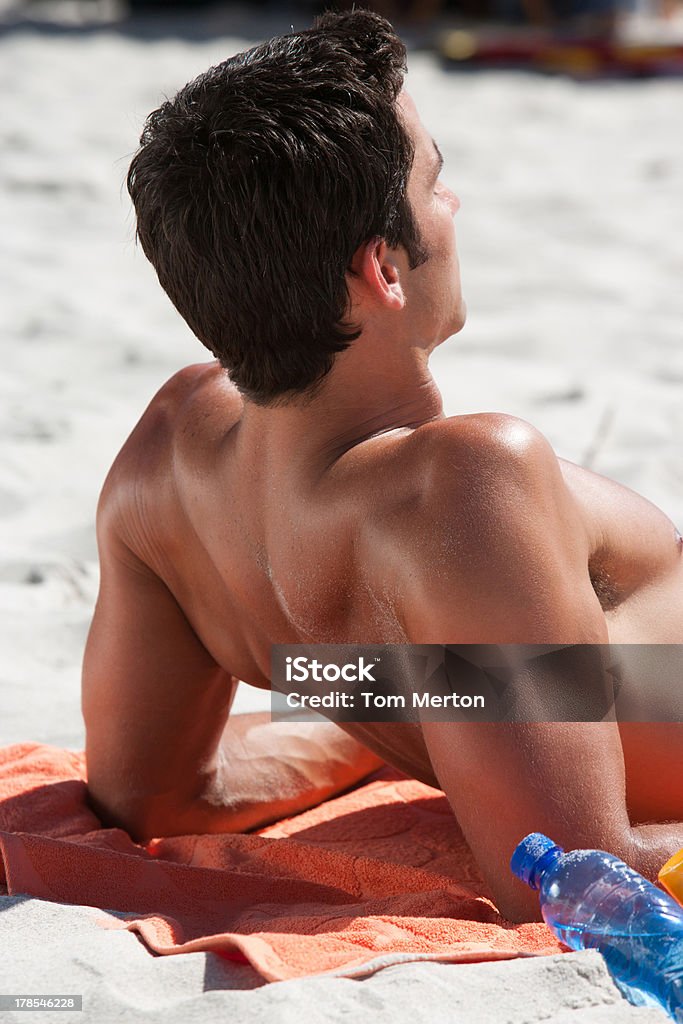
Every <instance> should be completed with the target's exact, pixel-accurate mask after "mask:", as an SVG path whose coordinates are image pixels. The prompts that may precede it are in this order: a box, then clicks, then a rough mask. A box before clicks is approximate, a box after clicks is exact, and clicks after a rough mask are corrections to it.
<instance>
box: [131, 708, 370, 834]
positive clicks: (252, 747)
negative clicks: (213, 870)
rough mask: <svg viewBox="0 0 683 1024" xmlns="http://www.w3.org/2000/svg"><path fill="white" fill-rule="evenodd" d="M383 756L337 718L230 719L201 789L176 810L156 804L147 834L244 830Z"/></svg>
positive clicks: (320, 796)
mask: <svg viewBox="0 0 683 1024" xmlns="http://www.w3.org/2000/svg"><path fill="white" fill-rule="evenodd" d="M382 763H383V762H382V761H381V760H380V759H379V758H378V757H377V756H376V755H375V754H372V753H371V752H370V751H369V750H367V749H366V748H365V747H363V746H362V745H361V744H360V743H358V742H357V741H356V740H354V739H353V738H352V737H350V736H347V735H346V734H345V733H343V732H342V730H341V729H339V727H338V726H335V725H333V724H331V723H327V722H325V723H315V724H313V723H291V724H290V723H286V722H277V723H275V722H271V721H270V715H269V714H268V713H267V712H264V713H256V714H249V715H237V716H235V717H234V718H232V719H230V721H229V722H228V725H227V726H226V728H225V730H224V732H223V735H222V737H221V741H220V744H219V747H218V750H217V751H216V754H215V757H214V763H213V764H212V766H211V769H210V772H209V773H208V777H207V781H206V783H205V785H204V786H203V787H202V791H201V793H200V794H199V795H198V796H197V798H196V799H195V800H194V801H193V802H192V803H191V804H190V805H186V806H184V807H182V808H174V809H173V811H169V810H168V809H167V808H162V807H161V806H157V807H156V808H155V807H150V808H149V813H148V815H147V817H146V821H145V825H144V829H142V830H141V831H142V832H144V838H151V837H152V836H153V835H155V836H159V835H181V834H190V833H194V834H208V833H220V832H245V831H248V830H249V829H254V828H259V827H262V826H265V825H267V824H270V823H271V822H273V821H277V820H279V819H280V818H285V817H289V816H291V815H293V814H297V813H300V812H301V811H304V810H306V809H307V808H309V807H314V806H315V805H316V804H319V803H321V802H322V801H323V800H325V799H327V798H328V797H330V796H333V795H334V794H336V793H339V792H342V791H343V790H344V789H347V788H348V787H349V786H352V785H354V784H355V783H356V782H359V781H360V780H361V779H363V778H364V777H365V776H366V775H369V774H370V773H371V772H373V771H375V770H376V769H377V768H379V767H380V766H381V765H382Z"/></svg>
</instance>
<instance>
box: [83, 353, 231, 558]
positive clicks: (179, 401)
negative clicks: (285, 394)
mask: <svg viewBox="0 0 683 1024" xmlns="http://www.w3.org/2000/svg"><path fill="white" fill-rule="evenodd" d="M222 375H223V371H222V370H221V369H220V367H219V366H218V364H217V363H215V362H212V363H197V364H193V365H190V366H186V367H183V369H181V370H179V371H177V372H176V373H174V374H173V375H172V376H171V377H170V378H169V379H168V380H167V381H166V382H165V383H164V384H163V385H162V386H161V387H160V388H159V390H158V391H157V392H156V394H155V395H154V396H153V397H152V399H151V400H150V402H149V404H148V405H147V407H146V408H145V410H144V411H143V413H142V415H141V416H140V419H139V420H138V422H137V424H136V425H135V427H134V428H133V430H132V431H131V433H130V435H129V436H128V438H127V439H126V441H125V442H124V444H123V446H122V447H121V449H120V451H119V453H118V455H117V456H116V458H115V459H114V462H113V464H112V466H111V468H110V470H109V472H108V474H107V477H106V479H105V481H104V484H103V486H102V490H101V492H100V498H99V502H98V508H97V530H98V541H99V543H100V547H102V545H103V544H108V545H116V546H119V545H120V544H121V543H124V544H125V545H127V546H128V547H129V548H130V549H131V550H133V551H137V552H138V553H141V552H143V551H144V550H145V547H146V545H145V543H144V535H145V534H146V533H149V532H150V531H153V524H152V522H151V521H152V519H153V518H155V517H156V518H158V515H157V514H156V513H155V515H154V516H153V515H152V514H151V513H150V511H149V509H148V506H149V505H150V501H149V498H150V495H153V496H154V502H153V504H154V505H155V508H156V509H157V510H158V509H159V508H160V507H161V506H162V504H163V496H164V493H165V491H166V490H167V489H168V488H169V487H171V488H172V487H173V480H172V476H173V473H172V466H173V460H174V453H175V450H176V447H177V444H178V441H179V438H181V437H182V436H183V435H185V434H187V429H186V428H187V424H188V420H189V419H190V418H191V417H192V415H201V411H200V410H199V408H198V406H200V405H203V404H207V403H208V402H209V401H210V394H208V393H206V392H210V391H211V390H212V389H213V388H215V387H216V386H225V385H224V384H223V385H222V384H221V382H222V381H224V380H226V379H227V378H225V377H223V376H222ZM227 387H228V388H230V389H233V390H234V388H233V385H232V384H230V382H229V381H227ZM205 393H206V394H205Z"/></svg>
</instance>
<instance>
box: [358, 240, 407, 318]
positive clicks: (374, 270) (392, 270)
mask: <svg viewBox="0 0 683 1024" xmlns="http://www.w3.org/2000/svg"><path fill="white" fill-rule="evenodd" d="M349 269H350V270H351V273H352V274H353V277H354V278H355V279H356V286H358V285H360V286H361V288H363V289H364V290H365V291H366V292H369V293H370V295H371V297H372V298H373V299H375V301H377V302H379V303H381V304H382V305H383V306H386V307H388V308H389V309H394V310H400V309H403V307H404V306H405V304H406V297H405V294H404V291H403V288H402V286H401V280H400V273H399V267H398V262H397V260H396V258H395V251H394V250H393V249H390V248H389V246H388V245H387V243H386V242H385V241H384V239H383V238H373V239H371V240H370V241H369V242H364V243H363V245H361V246H359V247H358V249H356V251H355V253H354V254H353V258H352V260H351V265H350V268H349Z"/></svg>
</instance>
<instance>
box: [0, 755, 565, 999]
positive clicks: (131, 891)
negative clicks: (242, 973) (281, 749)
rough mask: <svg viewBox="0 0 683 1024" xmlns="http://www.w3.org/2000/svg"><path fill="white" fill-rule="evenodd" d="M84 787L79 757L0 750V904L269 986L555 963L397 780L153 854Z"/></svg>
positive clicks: (428, 804)
mask: <svg viewBox="0 0 683 1024" xmlns="http://www.w3.org/2000/svg"><path fill="white" fill-rule="evenodd" d="M85 778H86V774H85V762H84V757H83V754H82V753H74V752H73V751H69V750H60V749H58V748H56V747H50V746H45V745H41V744H37V743H22V744H17V745H15V746H11V747H6V748H4V749H0V893H3V894H9V895H14V894H16V893H26V894H28V895H29V896H35V897H39V898H40V899H43V900H52V901H56V902H60V903H74V904H80V905H88V906H93V907H99V908H101V909H102V910H115V911H119V912H124V914H123V919H120V918H118V917H106V918H103V919H102V921H101V923H102V924H104V925H105V926H106V927H115V928H119V927H120V928H128V929H129V930H131V931H135V932H137V933H138V935H139V937H140V938H141V939H142V941H143V942H144V943H145V944H146V945H147V946H148V948H149V949H150V950H153V951H154V952H155V953H163V954H170V953H185V952H197V951H199V950H211V951H213V952H214V953H218V954H220V955H223V956H227V957H228V958H230V959H237V960H245V961H249V962H250V963H251V964H252V965H253V966H254V967H255V968H256V970H257V971H259V972H260V973H261V975H262V976H263V977H264V978H265V979H267V980H268V981H281V980H284V979H287V978H296V977H302V976H305V975H310V974H319V973H323V972H332V973H334V974H341V975H345V976H349V977H352V976H360V975H362V974H367V973H369V972H370V971H372V970H376V969H377V968H378V967H381V966H386V965H387V964H388V963H396V962H401V961H403V960H419V959H428V960H446V961H466V962H472V961H477V960H495V959H506V958H511V957H516V956H524V955H529V954H533V953H557V952H559V950H560V946H559V945H558V943H557V942H556V941H555V939H554V938H553V937H552V935H551V933H550V932H549V930H548V929H547V928H546V926H545V925H544V924H526V925H518V926H513V925H511V924H509V923H507V922H506V921H505V920H503V919H502V918H501V917H500V916H499V914H498V913H497V911H496V909H495V907H494V906H493V904H492V903H491V901H490V900H489V899H488V898H487V896H486V890H485V886H484V884H483V882H482V880H481V877H480V876H479V873H478V871H477V868H476V865H475V864H474V861H473V859H472V855H471V853H470V851H469V849H468V847H467V845H466V843H465V841H464V839H463V837H462V834H461V833H460V831H459V829H458V827H457V824H456V822H455V819H454V818H453V815H452V814H451V811H450V809H449V807H448V804H447V802H446V799H445V797H444V796H443V795H442V794H441V793H440V792H438V791H437V790H434V789H431V788H430V787H428V786H424V785H422V784H421V783H419V782H415V781H412V780H410V779H405V778H403V777H400V776H398V775H397V774H396V773H393V772H390V771H388V770H387V771H385V772H383V773H382V774H381V775H379V776H376V777H375V778H374V780H373V781H370V782H368V783H366V784H365V785H363V786H361V787H360V788H358V789H356V790H353V791H352V792H350V793H346V794H345V795H343V796H340V797H337V798H336V799H334V800H329V801H328V802H327V803H324V804H322V805H321V806H319V807H316V808H314V809H313V810H310V811H306V812H305V813H303V814H299V815H297V816H296V817H294V818H290V819H288V820H285V821H281V822H279V823H277V824H275V825H271V826H269V827H268V828H264V829H261V831H260V832H258V833H257V834H253V833H252V834H249V835H219V836H216V835H212V836H179V837H173V838H167V839H155V840H153V841H152V842H150V843H147V844H145V845H144V846H141V845H138V844H137V843H134V842H133V841H132V839H131V838H130V837H129V836H128V834H127V833H126V832H124V831H122V830H121V829H108V828H102V826H101V824H100V822H99V820H98V819H97V818H96V816H95V815H94V814H93V812H92V811H91V810H90V808H89V806H88V804H87V801H86V784H85Z"/></svg>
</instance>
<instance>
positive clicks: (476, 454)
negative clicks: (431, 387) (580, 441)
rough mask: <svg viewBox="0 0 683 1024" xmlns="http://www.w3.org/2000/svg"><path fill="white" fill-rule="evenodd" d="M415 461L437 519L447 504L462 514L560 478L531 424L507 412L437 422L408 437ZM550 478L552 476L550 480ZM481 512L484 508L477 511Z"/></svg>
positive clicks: (546, 444)
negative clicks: (451, 502) (450, 502)
mask: <svg viewBox="0 0 683 1024" xmlns="http://www.w3.org/2000/svg"><path fill="white" fill-rule="evenodd" d="M410 442H411V446H412V449H413V458H414V459H415V461H416V463H417V464H418V465H421V466H422V467H424V468H425V469H426V470H427V472H426V473H425V474H424V476H423V483H424V488H423V500H424V503H425V507H426V508H430V507H431V508H432V509H433V511H434V513H435V514H439V513H440V512H441V511H442V510H443V509H444V505H445V502H446V500H447V499H453V498H455V499H457V502H458V507H460V508H462V509H463V510H464V509H465V508H467V507H469V506H470V505H471V504H472V503H474V504H475V505H481V504H482V502H483V501H484V499H486V506H487V507H490V501H491V499H492V498H493V499H494V500H495V498H496V496H497V497H498V498H499V499H501V500H503V499H504V498H505V495H506V494H508V493H509V491H510V489H513V490H515V491H517V492H519V491H520V490H533V489H534V487H535V486H543V485H548V484H549V483H550V482H551V480H552V479H553V478H554V479H555V482H556V483H557V480H558V477H561V473H560V468H559V462H558V459H557V456H556V454H555V452H554V451H553V449H552V447H551V445H550V443H549V442H548V440H547V439H546V438H545V437H544V435H543V434H542V433H541V432H540V431H539V430H537V429H536V427H534V426H533V425H532V424H531V423H528V422H527V421H526V420H523V419H520V418H519V417H516V416H511V415H508V414H506V413H476V414H472V415H466V416H452V417H448V418H445V419H442V420H435V421H433V422H431V423H429V424H425V426H424V427H421V428H419V429H418V430H416V431H414V433H413V434H412V435H411V437H410ZM549 473H550V476H549ZM479 511H480V512H481V513H485V512H486V508H480V509H479Z"/></svg>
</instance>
